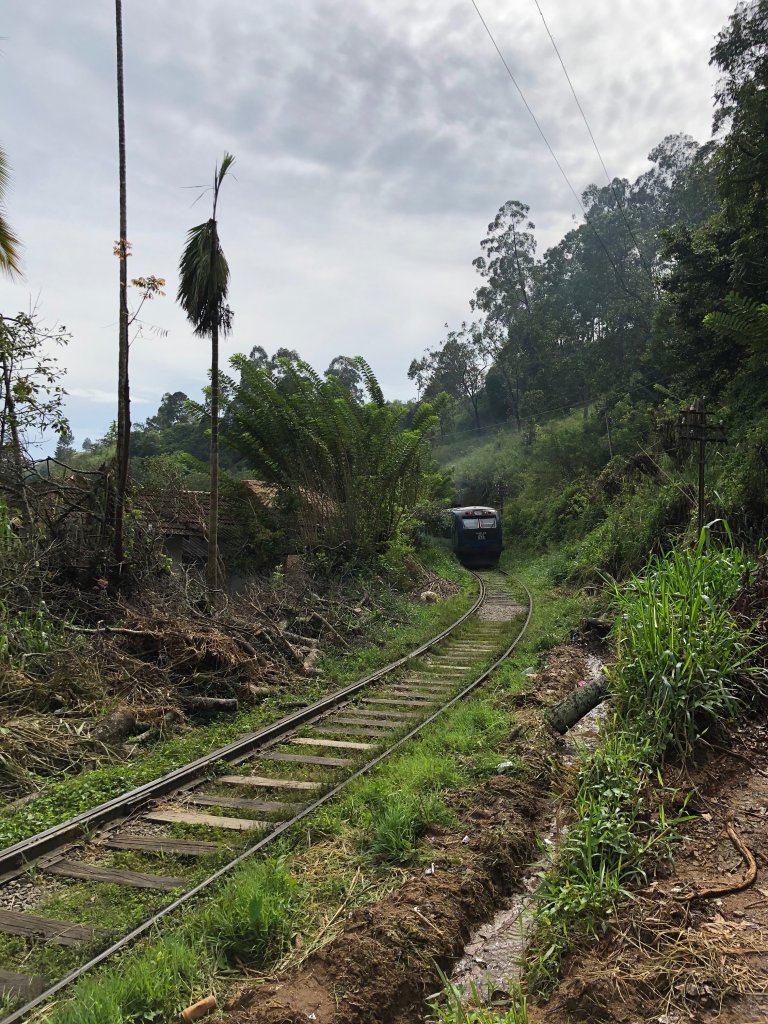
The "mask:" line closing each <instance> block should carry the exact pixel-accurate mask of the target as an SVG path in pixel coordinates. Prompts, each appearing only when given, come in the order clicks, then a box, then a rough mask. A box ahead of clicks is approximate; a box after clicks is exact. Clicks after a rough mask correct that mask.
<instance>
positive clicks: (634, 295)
mask: <svg viewBox="0 0 768 1024" xmlns="http://www.w3.org/2000/svg"><path fill="white" fill-rule="evenodd" d="M472 6H473V7H474V8H475V11H476V12H477V16H478V18H479V19H480V22H481V23H482V26H483V28H484V29H485V31H486V33H487V35H488V38H489V39H490V41H491V43H492V44H493V48H494V49H495V50H496V53H497V54H498V55H499V59H500V60H501V63H502V64H503V65H504V68H505V70H506V72H507V74H508V75H509V78H510V80H511V82H512V84H513V85H514V87H515V89H517V92H518V94H519V96H520V99H521V100H522V101H523V105H524V106H525V109H526V110H527V111H528V113H529V114H530V115H531V119H532V121H533V123H534V124H535V125H536V128H537V129H538V132H539V135H541V138H542V140H543V141H544V145H545V146H546V147H547V149H548V150H549V152H550V155H551V157H552V159H553V160H554V161H555V163H556V164H557V168H558V170H559V171H560V174H561V175H562V176H563V180H564V181H565V183H566V185H567V186H568V188H569V189H570V190H571V193H572V194H573V197H574V199H575V200H576V202H577V203H578V206H579V209H580V210H581V212H582V215H583V217H584V221H585V223H586V224H588V225H589V227H590V228H591V229H592V231H593V232H594V234H595V238H597V240H598V242H599V243H600V246H601V248H602V250H603V252H604V253H605V255H606V257H607V259H608V262H609V263H610V264H611V268H612V269H613V273H614V276H615V277H616V280H617V282H618V283H619V285H620V286H621V287H622V288H623V289H624V291H625V292H626V293H627V295H630V296H631V297H632V298H633V299H637V301H638V302H641V303H644V302H645V300H644V299H642V298H641V296H639V295H638V294H637V293H636V292H634V291H632V289H631V288H629V286H628V285H627V283H626V281H625V280H624V278H623V276H622V274H621V272H620V271H619V268H618V266H617V265H616V262H615V260H614V258H613V256H612V255H611V253H610V251H609V249H608V246H607V245H606V244H605V242H604V241H603V239H602V236H601V235H600V232H599V231H598V230H597V228H596V227H595V225H594V224H593V223H592V221H591V220H590V219H589V216H588V215H587V211H586V209H585V207H584V204H583V202H582V201H581V197H580V196H579V194H578V192H577V191H576V189H575V188H574V187H573V185H572V183H571V179H570V178H569V177H568V175H567V174H566V172H565V169H564V168H563V165H562V164H561V163H560V161H559V159H558V157H557V154H556V153H555V151H554V149H553V148H552V145H551V144H550V141H549V139H548V138H547V136H546V135H545V134H544V129H543V128H542V127H541V125H540V124H539V120H538V118H537V117H536V115H535V113H534V112H533V109H532V108H531V105H530V104H529V103H528V100H527V99H526V98H525V94H524V92H523V90H522V89H521V88H520V85H519V84H518V81H517V79H516V78H515V76H514V75H513V74H512V69H511V68H510V66H509V64H508V63H507V60H506V58H505V57H504V54H503V53H502V52H501V49H500V48H499V44H498V43H497V42H496V39H495V37H494V35H493V33H492V32H491V30H490V28H489V27H488V23H487V22H486V20H485V18H484V17H483V15H482V13H481V11H480V8H479V7H478V6H477V3H476V2H475V0H472Z"/></svg>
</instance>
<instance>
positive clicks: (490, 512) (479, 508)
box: [451, 505, 499, 516]
mask: <svg viewBox="0 0 768 1024" xmlns="http://www.w3.org/2000/svg"><path fill="white" fill-rule="evenodd" d="M451 512H455V513H456V514H457V515H460V514H461V513H462V512H474V513H475V514H478V513H479V514H480V515H483V516H497V515H498V514H499V513H498V511H497V510H496V509H495V508H488V506H487V505H462V506H461V507H460V508H452V509H451Z"/></svg>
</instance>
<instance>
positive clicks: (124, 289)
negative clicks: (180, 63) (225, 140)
mask: <svg viewBox="0 0 768 1024" xmlns="http://www.w3.org/2000/svg"><path fill="white" fill-rule="evenodd" d="M115 39H116V44H117V139H118V154H119V159H120V238H119V239H118V242H117V247H116V249H115V253H116V255H117V257H118V259H119V261H120V320H119V328H118V346H117V347H118V355H117V452H116V459H115V463H116V468H115V530H114V539H113V543H114V556H115V562H116V563H117V566H118V571H119V567H120V564H121V563H122V561H123V519H124V513H125V492H126V490H127V488H128V459H129V455H130V447H129V446H130V440H131V392H130V385H129V381H128V250H129V248H130V246H129V244H128V213H127V199H126V183H125V178H126V174H125V95H124V92H123V5H122V0H115Z"/></svg>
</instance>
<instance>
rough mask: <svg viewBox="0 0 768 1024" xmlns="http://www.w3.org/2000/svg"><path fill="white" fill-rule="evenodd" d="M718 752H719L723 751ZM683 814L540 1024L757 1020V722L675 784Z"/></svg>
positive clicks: (760, 798) (766, 916) (764, 870)
mask: <svg viewBox="0 0 768 1024" xmlns="http://www.w3.org/2000/svg"><path fill="white" fill-rule="evenodd" d="M726 749H727V750H728V753H726V752H725V750H726ZM679 784H680V786H681V787H685V788H686V789H688V788H690V786H691V785H693V786H695V788H696V792H695V795H694V797H693V799H692V801H691V803H690V804H689V810H691V811H694V812H695V813H696V814H697V817H696V819H695V821H692V822H690V823H688V824H687V825H686V826H684V828H683V834H684V838H683V842H682V844H681V846H680V847H679V849H678V851H677V853H676V856H675V863H674V866H673V867H672V868H671V869H670V871H669V872H668V875H667V877H663V878H659V879H656V880H653V881H651V883H650V884H649V885H648V886H647V888H646V889H645V890H643V891H642V892H641V893H639V894H637V898H636V899H635V900H633V901H632V902H631V903H629V904H627V905H626V906H625V908H624V909H623V910H622V911H621V912H620V914H619V916H618V919H617V920H615V921H613V922H612V923H611V924H610V925H609V928H608V931H607V933H606V935H605V937H604V938H603V939H602V940H601V941H600V942H599V943H597V944H596V945H595V946H593V947H592V948H590V949H588V950H586V951H582V952H580V953H578V954H575V955H573V956H572V957H571V959H570V961H569V962H568V963H567V964H566V966H565V970H564V976H563V980H562V982H561V985H560V987H559V989H558V990H557V991H556V992H555V994H554V995H553V996H552V998H551V999H550V1000H549V1002H548V1003H547V1005H546V1006H544V1007H540V1008H538V1009H534V1010H532V1012H531V1019H532V1020H535V1021H547V1024H576V1022H583V1021H587V1020H588V1021H599V1022H605V1024H637V1022H645V1021H649V1022H650V1021H657V1022H659V1024H688V1022H693V1024H714V1022H715V1021H717V1024H757V1022H758V1021H760V1022H763V1021H768V725H767V724H766V719H765V717H764V716H762V715H761V716H760V718H759V719H756V720H752V721H746V722H742V723H740V725H739V727H738V728H737V729H735V730H734V731H733V735H732V736H731V738H730V742H729V743H728V744H724V749H723V750H722V751H715V752H714V753H713V755H712V756H711V758H710V760H709V761H708V763H706V764H704V765H702V766H700V767H699V768H698V769H696V770H694V771H692V772H691V773H690V778H685V779H681V780H680V783H679Z"/></svg>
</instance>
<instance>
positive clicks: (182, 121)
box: [0, 0, 733, 441]
mask: <svg viewBox="0 0 768 1024" xmlns="http://www.w3.org/2000/svg"><path fill="white" fill-rule="evenodd" d="M478 4H479V6H480V9H481V10H482V12H483V14H484V15H485V17H486V20H487V21H488V23H489V26H490V27H491V28H492V30H493V31H494V33H495V34H496V37H497V41H498V43H499V46H500V47H501V49H502V50H503V52H504V54H505V56H506V57H507V60H508V62H509V64H510V66H511V68H512V70H513V71H514V73H515V75H516V76H517V78H518V81H519V82H520V85H521V86H522V88H523V90H524V91H525V93H526V96H527V99H528V101H529V102H530V104H531V106H532V107H533V109H534V111H535V112H536V114H537V116H538V117H539V119H540V121H541V123H542V125H543V127H544V130H545V131H546V132H547V134H548V136H549V138H550V141H551V142H552V144H553V146H554V148H555V150H556V152H557V153H558V156H559V157H560V160H561V162H562V163H563V164H564V166H565V168H566V169H567V171H568V174H569V175H570V177H571V179H572V181H573V183H574V185H575V186H576V188H577V189H578V190H581V189H582V188H584V187H585V186H586V185H587V184H589V183H590V182H591V181H598V182H602V180H603V179H602V177H601V175H602V172H601V170H600V167H599V164H598V161H597V157H596V155H595V153H594V150H593V149H592V147H591V144H590V142H589V138H588V136H587V133H586V129H585V128H584V125H583V123H582V121H581V119H580V116H579V114H578V111H577V109H576V107H575V105H574V103H573V99H572V97H571V95H570V92H569V90H568V86H567V83H566V81H565V79H564V77H563V74H562V70H561V69H560V66H559V64H558V63H557V58H556V57H555V54H554V52H553V51H552V49H551V44H550V42H549V40H548V38H547V36H546V33H545V30H544V27H543V25H542V22H541V20H540V17H539V14H538V12H537V10H536V6H535V3H534V0H478ZM540 4H541V7H542V10H543V11H544V14H545V15H546V17H547V19H548V23H549V27H550V30H551V32H552V33H553V35H554V37H555V39H556V40H557V42H558V44H559V47H560V51H561V53H562V55H563V57H564V59H565V61H566V64H567V66H568V70H569V72H570V74H571V78H572V80H573V82H574V85H575V87H576V89H577V91H578V92H579V95H580V99H581V101H582V105H583V107H584V109H585V111H586V113H587V115H588V117H589V119H590V123H591V126H592V129H593V131H594V134H595V136H596V138H597V140H598V143H599V145H600V147H601V150H602V153H603V157H604V159H605V162H606V164H607V166H608V169H609V170H610V171H611V173H612V174H617V175H623V176H626V177H629V178H634V177H636V176H637V175H638V174H639V173H641V172H642V171H643V170H644V169H645V168H646V167H647V162H646V156H647V153H648V152H649V151H650V149H651V148H652V147H653V146H654V145H655V144H656V143H657V142H659V141H660V140H661V139H662V138H663V137H664V136H665V135H667V134H670V133H674V132H678V131H684V132H688V133H689V134H691V135H693V136H694V137H695V138H697V139H698V140H699V141H704V140H705V139H706V138H708V137H709V129H710V121H711V112H712V101H711V96H712V87H713V83H714V74H713V70H712V69H711V68H710V67H709V66H708V55H709V48H710V46H711V44H712V40H713V37H714V35H715V34H716V33H717V32H718V31H719V29H720V28H721V27H722V26H723V25H724V24H725V21H726V20H727V18H728V16H729V14H730V13H731V11H732V9H733V0H642V2H640V3H638V2H637V0H591V2H590V3H586V2H583V0H582V2H577V0H540ZM123 8H124V14H123V17H124V33H125V64H126V121H127V137H128V202H129V213H128V237H129V239H130V240H131V242H132V244H133V257H132V259H131V262H130V275H131V276H132V277H134V276H139V275H147V274H157V275H159V276H162V277H165V278H166V279H167V282H168V286H167V292H168V295H167V297H166V298H163V299H159V300H157V301H156V302H154V303H153V304H152V306H151V307H149V308H148V309H147V315H146V319H147V320H148V321H149V322H150V323H151V324H155V325H157V326H158V327H161V328H163V329H166V330H167V331H168V335H167V337H164V338H163V337H158V336H153V335H152V334H146V335H145V336H144V337H141V338H138V339H137V340H136V341H135V343H134V345H133V349H132V381H133V396H134V403H135V405H134V419H136V420H141V419H143V418H145V417H146V416H147V415H149V414H151V413H153V412H154V411H155V409H156V408H157V405H158V402H159V400H160V398H161V396H162V394H163V393H164V392H165V391H168V390H179V389H180V390H183V391H186V392H187V393H188V394H190V395H197V394H198V393H199V389H200V387H201V386H202V384H203V383H204V381H205V368H206V358H207V352H206V342H205V341H202V340H200V339H197V338H194V337H193V336H192V334H191V331H190V330H189V329H188V327H187V326H186V323H185V320H184V317H183V315H182V314H181V313H180V311H179V310H178V307H177V306H176V305H175V302H174V295H175V290H176V267H177V264H178V258H179V254H180V251H181V248H182V245H183V242H184V236H185V233H186V230H187V228H188V227H190V226H191V225H193V224H196V223H198V222H199V221H201V220H203V219H205V216H206V215H207V214H206V209H207V207H206V202H207V200H202V201H201V202H200V203H198V204H197V205H196V206H193V205H192V204H193V200H194V199H195V197H196V196H197V194H198V192H197V191H196V190H195V189H194V188H191V186H196V185H200V184H203V183H205V182H207V181H208V180H209V179H210V177H211V176H212V173H213V168H214V164H215V162H216V160H217V159H218V158H219V157H220V156H221V154H222V153H223V152H224V151H225V150H229V151H230V152H232V153H234V154H235V157H236V161H237V162H236V165H235V167H234V168H233V172H234V175H235V176H234V177H233V178H232V179H231V180H229V179H228V180H227V182H226V183H225V186H224V191H223V194H222V198H221V209H220V233H221V238H222V243H223V246H224V250H225V252H226V255H227V257H228V259H229V263H230V267H231V270H232V287H231V295H230V302H231V306H232V308H233V309H234V311H235V329H234V331H233V334H232V336H231V337H230V338H229V339H227V342H226V348H225V350H226V351H227V353H232V352H238V351H248V350H249V349H250V348H251V347H252V346H253V345H254V344H259V345H263V346H264V347H265V348H266V349H267V351H269V352H272V351H274V350H275V349H276V348H278V347H280V346H286V347H289V348H296V349H298V350H299V351H300V352H301V354H302V355H303V356H304V357H305V358H306V359H308V361H309V362H311V363H312V364H313V365H314V366H315V367H317V368H318V369H319V370H324V369H325V367H326V366H327V365H328V363H329V362H330V360H331V359H332V358H333V357H334V356H335V355H338V354H348V355H355V354H362V355H364V356H365V357H366V358H367V359H368V360H369V361H370V363H371V364H372V366H373V368H374V370H375V372H376V373H377V375H378V377H379V380H380V381H381V382H382V384H383V386H384V389H385V393H386V394H387V395H388V396H390V397H401V398H405V397H408V396H409V395H410V394H411V393H412V387H411V385H410V382H409V381H408V380H407V377H406V371H407V367H408V364H409V362H410V360H411V359H412V358H413V357H414V356H415V355H419V354H420V353H421V352H422V351H423V349H424V348H425V347H426V346H428V345H433V344H435V343H436V342H438V341H439V340H440V338H441V337H442V334H443V324H444V323H445V322H446V321H448V322H449V323H451V324H455V323H457V322H458V321H460V320H461V319H462V317H464V316H465V315H466V312H467V301H468V299H469V297H470V296H471V294H472V290H473V288H474V287H475V280H474V276H475V274H474V271H473V269H472V267H471V261H472V259H473V258H474V257H475V256H476V255H478V253H479V247H478V243H479V240H480V239H481V238H482V237H483V234H484V229H485V227H486V225H487V223H488V222H489V221H490V220H491V219H492V217H493V215H494V214H495V212H496V210H497V208H498V207H499V206H500V205H501V204H502V203H503V202H504V201H506V200H508V199H519V200H522V201H523V202H526V203H528V204H529V205H530V207H531V216H532V218H533V220H534V221H535V223H536V225H537V235H538V238H539V239H540V244H541V247H542V248H544V247H546V246H547V245H548V244H551V243H553V242H555V241H557V239H558V238H559V237H560V235H561V234H562V233H563V231H564V230H566V229H567V228H568V226H569V224H570V223H571V219H572V217H573V216H574V215H575V214H576V213H577V209H576V204H575V200H574V199H573V197H572V196H571V194H570V193H569V191H568V189H567V186H566V185H565V183H564V182H563V180H562V178H561V177H560V175H559V173H558V171H557V169H556V167H555V166H554V164H553V162H552V159H551V157H550V156H549V154H548V153H547V151H546V149H545V147H544V145H543V143H542V141H541V139H540V137H539V136H538V133H537V131H536V129H535V127H534V126H533V124H532V123H531V121H530V118H529V116H528V114H527V113H526V112H525V109H524V108H523V106H522V104H521V102H520V100H519V97H518V96H517V94H516V93H515V91H514V89H513V87H512V85H511V83H510V81H509V79H508V78H507V77H506V73H505V72H504V69H503V68H502V66H501V64H500V62H499V60H498V57H497V56H496V54H495V52H494V51H493V49H492V47H491V43H490V42H489V40H488V37H487V36H486V34H485V31H484V29H483V27H482V25H481V24H480V22H479V20H478V17H477V14H476V13H475V10H474V8H473V6H472V3H471V0H279V2H276V3H275V2H270V3H267V2H265V0H214V2H212V0H183V2H180V0H124V2H123ZM2 13H3V16H2V19H0V36H2V38H3V42H2V44H0V49H1V50H2V55H1V56H0V90H1V91H2V95H3V96H4V97H5V103H4V107H3V114H4V117H3V124H2V135H1V136H0V142H1V143H2V145H3V146H4V147H5V149H6V152H7V154H8V157H9V160H10V162H11V165H12V169H13V172H14V178H13V184H12V189H11V192H10V194H9V197H8V204H7V214H8V216H9V219H10V220H11V222H12V224H13V226H14V227H15V228H16V230H17V233H18V234H20V235H21V237H22V239H23V241H24V243H25V279H24V281H23V282H21V283H19V284H9V283H8V282H6V281H3V282H0V303H1V305H0V308H2V310H3V311H4V312H6V313H7V312H11V311H14V312H15V311H16V310H17V309H27V308H29V306H30V303H33V304H37V306H38V308H39V310H40V312H41V314H42V315H43V317H44V318H45V319H46V320H47V321H48V322H58V323H63V324H65V325H66V326H67V328H68V329H69V330H70V331H72V333H73V335H74V337H73V341H72V343H71V345H70V346H69V348H68V349H67V350H66V352H65V353H64V354H63V357H62V361H63V362H64V363H65V365H66V366H67V368H68V377H67V387H68V390H69V393H70V398H69V400H68V410H69V415H70V419H71V422H72V426H73V429H74V431H75V435H76V438H77V440H78V441H82V439H83V438H84V437H85V436H91V437H96V436H99V435H100V434H103V433H104V431H105V429H106V427H107V426H108V424H109V422H110V420H111V419H112V418H113V417H114V401H113V394H114V389H115V380H116V344H117V329H116V309H117V297H118V296H117V278H118V265H117V261H116V259H115V258H114V257H113V255H112V248H113V245H114V240H115V239H116V238H117V236H118V227H117V225H118V206H117V201H118V199H117V141H116V138H117V131H116V106H115V84H114V5H113V4H112V2H111V0H69V2H67V3H62V2H61V0H5V3H3V7H2Z"/></svg>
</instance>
